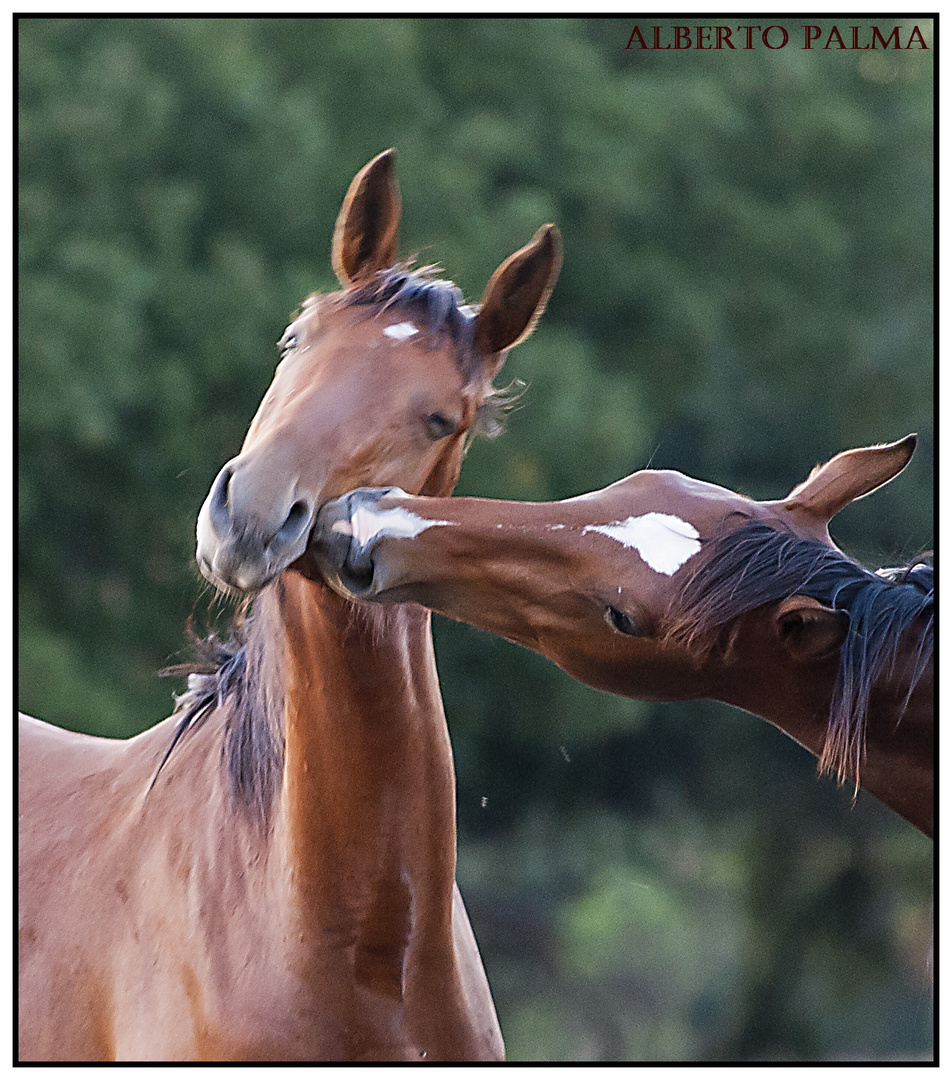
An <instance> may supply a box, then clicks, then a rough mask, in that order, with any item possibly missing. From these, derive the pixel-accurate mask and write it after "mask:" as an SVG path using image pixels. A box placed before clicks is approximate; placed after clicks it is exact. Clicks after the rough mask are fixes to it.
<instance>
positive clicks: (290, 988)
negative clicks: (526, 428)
mask: <svg viewBox="0 0 952 1080" xmlns="http://www.w3.org/2000/svg"><path fill="white" fill-rule="evenodd" d="M399 203H400V200H399V193H398V190H397V187H396V184H395V181H394V177H393V152H392V151H387V152H385V153H384V154H381V155H380V156H379V157H377V158H375V159H374V160H373V161H372V162H370V164H369V165H367V166H366V167H365V168H364V169H363V170H362V171H361V172H360V173H358V175H357V176H356V178H355V179H354V181H353V183H352V185H351V187H350V190H349V191H348V194H347V197H346V199H345V201H344V205H343V208H342V210H341V213H340V217H339V219H338V223H337V229H336V233H335V237H334V244H333V265H334V269H335V271H336V273H337V276H338V277H339V279H340V281H341V284H342V286H343V291H341V292H338V293H334V294H331V295H328V296H311V297H310V298H309V299H308V300H306V301H305V302H304V306H303V310H302V312H301V313H300V315H299V316H298V317H297V318H296V319H295V320H294V321H293V322H292V323H291V325H290V326H289V327H288V329H287V331H286V332H285V334H284V337H283V338H282V339H281V342H280V347H281V350H282V357H283V358H282V361H281V363H280V365H279V366H278V370H277V373H276V375H275V378H274V381H273V382H272V384H271V387H270V388H269V389H268V391H267V393H266V394H265V396H264V400H263V401H262V403H261V406H260V408H259V410H258V412H257V415H256V416H255V418H254V420H253V421H252V424H251V427H250V429H249V431H248V434H247V437H246V439H245V441H244V444H243V446H242V450H241V453H240V454H239V455H238V456H237V457H236V458H234V459H233V460H232V461H230V462H229V463H228V464H227V465H226V466H225V467H224V468H223V469H222V471H221V473H220V474H219V476H218V478H217V479H216V480H215V482H214V484H213V485H212V488H211V492H210V494H209V496H208V498H207V500H206V502H205V504H204V506H203V507H202V510H201V514H200V517H199V522H198V551H197V557H198V562H199V565H200V567H201V569H202V571H203V573H204V574H205V575H206V577H208V579H209V580H210V581H212V582H213V583H214V584H215V585H216V586H218V587H219V588H221V589H225V590H232V591H236V592H242V593H248V592H249V591H251V590H254V591H256V592H258V595H257V597H256V599H254V601H253V603H252V602H250V601H249V603H248V605H247V612H246V617H245V618H244V621H243V623H242V624H241V625H240V626H239V628H238V631H237V637H236V639H235V640H234V641H231V642H229V643H223V642H220V641H215V640H212V641H210V643H209V644H208V648H207V653H208V655H207V657H206V659H207V663H205V664H196V665H194V666H193V667H192V668H191V669H190V670H191V671H192V674H191V676H190V679H189V690H188V692H187V693H186V694H184V695H183V697H182V698H181V699H180V700H179V703H178V708H177V710H176V713H175V714H174V715H173V716H172V717H170V718H169V719H168V720H165V721H163V722H162V723H160V724H158V725H157V726H156V727H153V728H152V729H150V730H148V731H146V732H144V733H143V734H141V735H138V736H137V737H135V738H133V739H129V740H125V741H118V740H117V741H113V740H107V739H100V738H91V737H88V736H84V735H78V734H73V733H71V732H67V731H63V730H61V729H59V728H56V727H51V726H49V725H47V724H44V723H41V722H39V721H37V720H32V719H30V718H21V728H20V820H21V837H20V963H21V976H20V991H19V1003H20V1057H21V1059H28V1060H50V1061H51V1060H73V1061H107V1060H128V1061H133V1060H134V1061H142V1060H156V1061H158V1060H164V1061H172V1060H178V1061H305V1060H311V1061H317V1060H325V1061H361V1060H365V1061H371V1060H376V1061H398V1060H399V1061H402V1060H409V1061H421V1060H425V1061H428V1062H429V1061H464V1060H498V1059H500V1058H502V1056H503V1046H502V1040H501V1037H500V1033H499V1027H498V1023H497V1021H496V1016H495V1011H494V1008H493V1004H492V999H491V997H490V993H489V988H488V985H487V982H486V977H485V974H484V972H483V968H482V964H481V961H480V957H479V952H478V950H477V947H476V942H475V939H474V937H473V933H472V930H471V929H470V926H469V922H468V920H467V917H466V913H465V910H464V908H463V903H462V900H461V899H460V896H459V892H458V891H457V889H456V887H455V880H454V879H455V863H456V834H455V786H454V775H453V763H452V757H451V751H450V744H449V738H448V734H447V730H446V721H445V717H444V714H443V707H442V702H441V698H440V692H439V686H438V683H437V675H436V667H435V664H434V657H433V649H432V641H431V637H430V615H429V612H426V611H424V610H423V609H422V608H420V607H417V606H415V605H409V606H404V607H395V608H389V609H388V608H381V607H367V606H362V607H360V608H358V607H355V606H354V604H353V603H351V602H350V601H349V600H346V599H342V598H341V597H340V596H338V595H337V594H336V593H334V592H333V591H332V590H330V589H329V588H327V586H326V585H325V584H324V583H323V581H322V580H321V579H320V577H319V575H318V573H317V567H316V564H315V562H314V559H313V557H312V555H311V553H310V552H309V550H308V539H309V536H310V534H311V530H312V527H313V525H314V520H315V516H316V514H317V511H318V509H319V507H320V506H321V505H322V504H323V503H324V502H325V501H326V500H328V499H329V498H331V497H333V496H336V495H340V494H342V493H343V492H345V491H348V490H350V489H351V488H354V487H356V486H359V485H366V484H399V485H401V486H402V487H403V488H405V489H407V490H410V491H414V492H425V493H427V494H431V495H447V494H449V492H450V491H451V490H452V488H453V486H454V484H455V482H456V479H457V475H458V472H459V468H460V464H461V461H462V456H463V452H464V447H465V444H466V438H467V433H468V432H470V431H471V430H472V429H473V425H474V423H476V422H477V421H478V419H479V417H480V414H481V413H482V414H485V412H486V410H487V409H489V408H491V406H492V402H493V397H494V393H495V391H494V390H493V387H492V380H493V378H494V377H495V375H496V374H497V372H498V371H499V369H500V367H501V365H502V363H503V360H504V359H505V355H506V351H507V350H508V349H509V348H510V347H511V346H513V345H515V344H516V343H517V342H518V341H520V340H522V339H523V338H524V337H525V336H526V335H527V334H528V333H529V332H530V331H531V330H532V328H533V326H534V324H535V321H536V319H537V318H538V316H539V314H540V313H541V311H542V310H543V308H544V306H545V302H546V300H547V298H548V295H549V292H550V290H551V288H552V284H553V282H554V280H555V277H556V275H557V273H558V269H559V265H560V260H561V255H560V240H559V236H558V231H557V230H556V229H555V227H554V226H551V225H549V226H545V227H543V228H542V229H540V230H539V232H538V233H537V234H536V236H535V238H534V239H533V240H532V242H531V243H529V244H528V245H527V246H526V247H525V248H523V249H522V250H521V251H519V252H517V253H516V254H515V255H513V256H511V257H510V258H509V259H508V260H506V262H504V263H503V264H502V266H500V267H499V269H498V270H497V271H496V273H495V274H494V275H493V277H492V279H491V280H490V282H489V284H488V286H487V288H486V292H485V295H484V297H483V303H482V305H481V307H480V309H479V311H478V314H477V313H475V312H474V311H473V310H472V309H470V308H467V307H465V306H461V303H460V299H461V298H460V294H459V291H458V290H457V289H456V287H455V286H454V285H452V284H451V283H450V282H447V281H440V280H438V279H436V278H435V277H434V275H433V273H432V272H428V271H413V270H411V269H410V267H409V265H408V264H403V265H400V266H396V265H395V258H396V238H397V224H398V218H399Z"/></svg>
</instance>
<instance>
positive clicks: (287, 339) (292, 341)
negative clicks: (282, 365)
mask: <svg viewBox="0 0 952 1080" xmlns="http://www.w3.org/2000/svg"><path fill="white" fill-rule="evenodd" d="M297 343H298V339H297V334H287V335H285V336H284V337H283V338H281V340H280V341H279V342H278V348H279V349H280V350H281V355H282V356H283V355H284V354H285V353H289V352H290V351H291V350H292V349H296V348H297Z"/></svg>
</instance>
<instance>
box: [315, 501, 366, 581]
mask: <svg viewBox="0 0 952 1080" xmlns="http://www.w3.org/2000/svg"><path fill="white" fill-rule="evenodd" d="M352 509H353V508H352V506H351V496H350V495H345V496H343V497H342V498H340V499H332V500H331V501H330V502H329V503H327V504H326V505H325V506H323V507H322V508H321V511H320V513H319V514H318V515H317V523H316V524H315V527H314V532H313V534H312V538H311V550H312V551H313V552H314V553H315V555H316V557H317V562H318V565H319V567H320V570H321V573H322V574H323V576H324V578H325V580H326V581H327V583H328V584H329V585H330V586H331V588H333V589H334V590H335V591H336V592H339V593H341V594H342V595H344V596H347V597H349V598H350V599H357V600H360V599H363V598H365V597H366V595H367V594H368V593H369V592H370V591H371V590H372V588H373V579H374V562H373V543H372V541H362V540H361V538H360V537H359V536H358V535H357V530H356V529H355V527H354V523H353V513H352Z"/></svg>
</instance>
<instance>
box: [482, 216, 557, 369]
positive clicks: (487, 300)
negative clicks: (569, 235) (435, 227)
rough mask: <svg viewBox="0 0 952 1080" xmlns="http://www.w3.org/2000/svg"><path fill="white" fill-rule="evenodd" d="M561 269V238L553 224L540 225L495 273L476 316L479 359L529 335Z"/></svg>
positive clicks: (492, 354) (505, 348) (506, 347)
mask: <svg viewBox="0 0 952 1080" xmlns="http://www.w3.org/2000/svg"><path fill="white" fill-rule="evenodd" d="M561 267H562V235H561V233H560V232H559V230H558V229H557V228H556V227H555V226H554V225H543V226H542V228H541V229H539V231H538V232H537V233H536V234H535V236H534V237H533V238H532V240H531V241H530V242H529V243H528V244H526V246H525V247H524V248H522V249H521V250H520V251H517V252H516V253H515V255H510V256H509V258H508V259H506V261H505V262H504V263H503V264H502V265H501V266H500V267H499V268H498V269H497V270H496V272H495V273H494V274H493V276H492V277H491V278H490V279H489V284H488V285H487V286H486V291H485V292H484V293H483V301H482V303H481V304H480V307H479V314H478V315H477V316H476V345H477V347H478V348H479V351H480V352H481V353H482V355H483V356H487V357H488V356H497V355H498V354H499V353H502V352H505V351H506V350H507V349H511V348H512V346H513V345H517V344H518V343H519V342H520V341H523V340H524V339H525V338H527V337H528V336H529V335H530V334H531V333H532V331H533V330H534V329H535V324H536V322H537V321H538V318H539V316H540V315H541V314H542V312H543V311H544V310H545V305H546V301H547V300H548V299H549V293H551V292H552V286H553V285H554V284H555V279H556V278H557V277H558V276H559V270H560V269H561ZM503 359H504V357H503V358H500V360H499V362H498V365H497V370H498V367H501V366H502V360H503Z"/></svg>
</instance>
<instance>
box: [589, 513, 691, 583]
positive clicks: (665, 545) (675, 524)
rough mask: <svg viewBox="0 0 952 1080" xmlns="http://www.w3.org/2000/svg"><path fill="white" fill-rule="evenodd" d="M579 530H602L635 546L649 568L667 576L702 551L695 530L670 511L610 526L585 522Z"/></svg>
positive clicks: (645, 515) (625, 544) (623, 542)
mask: <svg viewBox="0 0 952 1080" xmlns="http://www.w3.org/2000/svg"><path fill="white" fill-rule="evenodd" d="M582 532H583V533H587V532H597V533H601V534H602V535H603V536H608V537H610V538H611V539H612V540H616V541H617V542H618V543H619V544H621V545H622V546H623V547H626V548H634V549H635V550H636V551H637V552H638V554H639V555H640V556H641V557H642V559H644V561H645V562H646V563H647V564H648V565H649V566H650V567H651V569H652V570H655V571H657V572H658V573H659V574H667V575H668V576H670V575H671V574H673V573H674V572H675V571H676V570H678V569H680V567H682V566H683V565H684V564H685V563H686V562H687V561H688V559H690V558H691V556H692V555H696V554H697V553H698V552H699V551H700V550H701V541H700V533H699V532H698V531H697V529H695V528H694V526H693V525H691V524H690V523H689V522H687V521H682V520H681V519H680V518H679V517H675V516H674V515H673V514H657V513H650V514H642V515H641V516H640V517H630V518H626V519H625V520H624V521H613V522H612V523H611V524H610V525H586V527H585V528H584V529H583V530H582Z"/></svg>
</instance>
